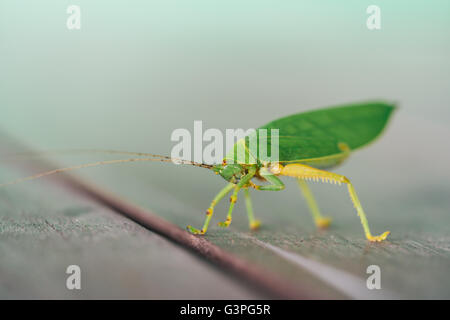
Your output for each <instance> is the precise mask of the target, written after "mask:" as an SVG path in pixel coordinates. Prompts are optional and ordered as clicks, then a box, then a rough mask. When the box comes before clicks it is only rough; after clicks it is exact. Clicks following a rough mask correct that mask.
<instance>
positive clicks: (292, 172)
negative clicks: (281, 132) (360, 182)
mask: <svg viewBox="0 0 450 320" xmlns="http://www.w3.org/2000/svg"><path fill="white" fill-rule="evenodd" d="M277 174H280V175H283V176H290V177H295V178H298V179H303V180H313V181H320V180H321V181H322V182H330V183H338V184H341V183H345V184H346V185H347V188H348V192H349V195H350V199H351V200H352V202H353V206H354V207H355V209H356V212H357V213H358V216H359V218H360V220H361V224H362V227H363V229H364V234H365V236H366V238H367V240H369V241H373V242H375V241H376V242H380V241H383V240H385V239H386V238H387V236H388V235H389V233H390V232H389V231H386V232H384V233H382V234H380V235H378V236H373V235H372V233H371V232H370V228H369V223H368V221H367V217H366V214H365V212H364V210H363V208H362V206H361V203H360V201H359V198H358V196H357V195H356V191H355V188H354V187H353V184H352V183H351V182H350V180H349V179H348V178H346V177H345V176H343V175H340V174H337V173H333V172H328V171H324V170H320V169H316V168H313V167H310V166H307V165H303V164H288V165H286V166H284V167H283V166H279V167H278V168H277Z"/></svg>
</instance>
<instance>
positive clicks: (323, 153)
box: [257, 102, 395, 166]
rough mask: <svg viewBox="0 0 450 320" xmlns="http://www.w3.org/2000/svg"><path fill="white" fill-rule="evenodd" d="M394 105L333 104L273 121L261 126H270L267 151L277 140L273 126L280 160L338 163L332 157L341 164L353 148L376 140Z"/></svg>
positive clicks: (376, 103) (374, 103)
mask: <svg viewBox="0 0 450 320" xmlns="http://www.w3.org/2000/svg"><path fill="white" fill-rule="evenodd" d="M394 108H395V107H394V105H392V104H388V103H384V102H368V103H361V104H352V105H347V106H339V107H332V108H326V109H320V110H315V111H310V112H304V113H298V114H294V115H291V116H288V117H284V118H281V119H278V120H274V121H272V122H270V123H268V124H266V125H265V126H262V127H260V128H259V129H267V138H266V141H267V144H268V145H267V150H270V148H271V144H272V140H274V139H272V137H271V134H274V133H273V131H271V130H270V129H278V134H279V159H280V160H279V161H280V162H303V163H308V162H309V163H314V162H318V163H319V162H320V163H322V164H326V163H327V161H328V160H330V161H331V162H330V163H329V164H327V165H326V166H330V165H333V164H335V163H334V160H332V159H335V160H336V161H337V162H336V163H338V162H340V161H342V160H343V159H344V158H345V157H346V156H348V154H349V152H350V151H352V150H355V149H357V148H360V147H362V146H364V145H366V144H368V143H370V142H371V141H373V140H374V139H375V138H376V137H377V136H378V135H379V134H380V133H381V131H382V130H383V129H384V127H385V126H386V123H387V121H388V119H389V117H390V115H391V113H392V111H393V110H394ZM259 129H258V130H257V131H258V135H259V136H261V131H260V130H259ZM258 140H259V142H258V143H261V142H263V141H264V139H261V137H259V139H258ZM259 159H260V160H261V161H265V159H263V158H262V157H259Z"/></svg>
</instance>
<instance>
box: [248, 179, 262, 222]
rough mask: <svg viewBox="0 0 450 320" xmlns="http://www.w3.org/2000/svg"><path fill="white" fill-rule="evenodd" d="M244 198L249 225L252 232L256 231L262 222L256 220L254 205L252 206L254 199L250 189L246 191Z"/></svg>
mask: <svg viewBox="0 0 450 320" xmlns="http://www.w3.org/2000/svg"><path fill="white" fill-rule="evenodd" d="M244 196H245V206H246V207H247V215H248V223H249V226H250V229H251V230H256V229H258V228H259V227H260V226H261V222H260V221H259V220H256V219H255V216H254V214H253V205H252V199H251V198H250V192H249V191H248V189H247V188H246V189H244Z"/></svg>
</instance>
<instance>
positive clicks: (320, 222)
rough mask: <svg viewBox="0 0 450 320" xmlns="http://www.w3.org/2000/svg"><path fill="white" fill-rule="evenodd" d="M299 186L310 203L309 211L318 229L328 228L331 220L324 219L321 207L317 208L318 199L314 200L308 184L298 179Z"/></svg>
mask: <svg viewBox="0 0 450 320" xmlns="http://www.w3.org/2000/svg"><path fill="white" fill-rule="evenodd" d="M297 181H298V185H299V187H300V189H301V190H302V193H303V196H304V197H305V199H306V202H307V203H308V206H309V209H310V211H311V214H312V216H313V219H314V222H315V223H316V226H317V227H318V228H327V227H328V226H329V225H330V223H331V218H328V217H324V216H322V214H321V213H320V210H319V207H318V206H317V202H316V199H315V198H314V196H313V194H312V192H311V189H310V188H309V187H308V184H307V183H306V181H305V180H303V179H297Z"/></svg>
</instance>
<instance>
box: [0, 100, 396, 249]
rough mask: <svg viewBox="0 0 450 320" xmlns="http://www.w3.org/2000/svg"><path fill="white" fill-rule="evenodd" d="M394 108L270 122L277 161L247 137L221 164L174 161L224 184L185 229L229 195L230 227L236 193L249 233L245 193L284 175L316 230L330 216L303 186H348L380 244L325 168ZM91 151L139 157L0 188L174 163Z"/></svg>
mask: <svg viewBox="0 0 450 320" xmlns="http://www.w3.org/2000/svg"><path fill="white" fill-rule="evenodd" d="M394 109H395V106H394V105H393V104H389V103H385V102H379V101H374V102H367V103H359V104H351V105H346V106H338V107H332V108H325V109H319V110H314V111H309V112H303V113H298V114H294V115H291V116H287V117H284V118H281V119H278V120H274V121H272V122H270V123H268V124H266V125H264V126H262V127H260V128H259V129H267V130H268V131H269V130H270V129H278V136H277V143H278V149H279V150H278V151H279V152H278V153H279V154H278V161H273V160H272V161H271V159H270V158H269V157H265V156H260V155H259V154H258V153H257V152H253V149H251V148H250V144H251V141H252V140H251V138H252V137H249V136H247V137H246V138H245V139H241V140H239V141H238V142H237V143H236V145H235V147H234V148H233V150H231V151H230V152H229V153H228V154H227V155H226V156H225V158H224V159H223V161H222V163H220V164H215V165H209V164H203V163H196V162H192V161H188V160H182V159H178V160H179V161H178V162H179V163H182V164H189V165H194V166H198V167H203V168H207V169H209V170H212V171H213V172H214V173H216V174H217V175H220V176H221V177H222V178H223V179H225V180H226V181H227V182H228V183H227V185H226V186H225V187H224V188H223V189H222V190H220V191H219V193H218V194H217V195H216V196H215V197H214V199H213V200H212V202H211V204H210V206H209V208H208V209H207V210H206V216H205V221H204V223H203V226H202V228H201V229H197V228H194V227H193V226H187V230H188V231H190V232H191V233H193V234H205V233H206V231H207V229H208V226H209V224H210V221H211V219H212V216H213V213H214V208H215V206H216V205H217V204H218V203H219V201H221V200H222V199H223V198H224V197H226V196H227V195H228V194H230V193H231V196H230V206H229V209H228V214H227V217H226V220H225V221H224V222H219V223H218V225H219V226H221V227H224V228H226V227H228V226H229V225H230V223H231V220H232V213H233V209H234V205H235V203H236V201H237V197H238V194H239V192H240V191H243V193H244V197H245V203H246V208H247V215H248V220H249V226H250V228H251V229H253V230H255V229H258V228H259V226H260V221H259V220H257V219H255V216H254V213H253V205H252V201H251V199H250V192H249V190H251V189H254V190H258V191H281V190H283V189H284V188H285V185H284V183H283V182H282V181H281V180H280V177H281V176H287V177H293V178H295V179H297V181H298V185H299V187H300V189H301V191H302V193H303V195H304V197H305V199H306V202H307V204H308V206H309V209H310V211H311V214H312V217H313V219H314V222H315V224H316V226H317V227H318V228H326V227H328V226H329V225H330V222H331V218H329V217H325V216H323V215H322V214H321V212H320V210H319V207H318V205H317V203H316V200H315V198H314V196H313V194H312V193H311V190H310V189H309V187H308V184H307V181H308V180H312V181H322V182H329V183H334V184H345V185H346V186H347V188H348V192H349V195H350V199H351V201H352V202H353V205H354V207H355V209H356V211H357V214H358V216H359V218H360V220H361V224H362V227H363V230H364V234H365V236H366V238H367V240H369V241H378V242H379V241H383V240H385V239H386V238H387V236H388V235H389V233H390V232H389V231H386V232H384V233H382V234H380V235H372V233H371V231H370V229H369V224H368V221H367V217H366V214H365V213H364V210H363V208H362V206H361V203H360V201H359V198H358V196H357V195H356V191H355V188H354V186H353V184H352V183H351V182H350V180H349V179H348V178H346V177H345V176H343V175H340V174H336V173H333V172H330V171H326V170H325V169H330V168H333V167H336V166H337V165H339V164H341V163H342V162H343V161H344V160H346V159H347V158H348V157H349V155H350V154H351V152H352V151H354V150H356V149H358V148H361V147H363V146H365V145H367V144H368V143H370V142H372V141H373V140H374V139H375V138H376V137H378V136H379V135H380V133H381V132H382V131H383V129H384V127H385V126H386V124H387V122H388V120H389V118H390V115H391V114H392V112H393V110H394ZM259 129H258V130H259ZM257 132H259V131H257ZM255 137H256V138H258V139H257V147H258V148H259V147H261V144H262V143H266V144H267V145H268V146H271V144H272V143H274V141H275V139H274V137H272V136H269V137H267V138H265V139H262V140H261V139H259V138H260V136H258V134H256V136H255ZM255 137H253V138H255ZM239 147H241V148H242V149H243V150H244V152H243V154H241V156H237V154H238V153H237V151H236V150H237V149H238V148H239ZM96 151H97V152H107V153H113V154H126V155H134V156H140V158H130V159H119V160H107V161H99V162H94V163H88V164H82V165H78V166H73V167H67V168H61V169H55V170H51V171H47V172H43V173H39V174H36V175H33V176H29V177H26V178H22V179H18V180H15V181H12V182H8V183H5V184H1V185H0V187H1V186H6V185H11V184H16V183H19V182H23V181H27V180H32V179H37V178H40V177H44V176H48V175H51V174H55V173H59V172H65V171H70V170H75V169H80V168H86V167H93V166H98V165H104V164H114V163H124V162H134V161H162V162H171V161H173V160H174V159H173V158H170V157H166V156H160V155H154V154H149V153H136V152H122V151H115V150H96ZM256 180H258V181H256ZM255 182H256V183H255ZM261 183H263V184H261Z"/></svg>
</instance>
